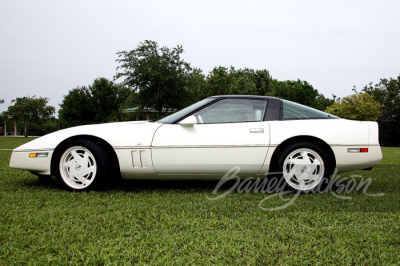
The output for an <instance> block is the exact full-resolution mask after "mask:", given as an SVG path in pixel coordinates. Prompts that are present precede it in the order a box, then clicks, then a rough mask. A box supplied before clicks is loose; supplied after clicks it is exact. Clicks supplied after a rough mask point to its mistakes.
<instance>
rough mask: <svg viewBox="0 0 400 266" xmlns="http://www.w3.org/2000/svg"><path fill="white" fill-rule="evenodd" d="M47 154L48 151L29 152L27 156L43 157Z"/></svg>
mask: <svg viewBox="0 0 400 266" xmlns="http://www.w3.org/2000/svg"><path fill="white" fill-rule="evenodd" d="M47 156H49V153H48V152H39V153H29V158H43V157H47Z"/></svg>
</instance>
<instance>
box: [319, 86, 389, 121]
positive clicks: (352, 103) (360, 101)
mask: <svg viewBox="0 0 400 266" xmlns="http://www.w3.org/2000/svg"><path fill="white" fill-rule="evenodd" d="M381 108H382V105H381V104H380V103H379V102H377V101H375V100H374V98H373V97H372V95H369V94H368V93H365V92H364V93H358V92H356V91H355V93H354V94H352V95H350V96H347V97H344V98H343V99H338V100H337V101H336V102H335V103H334V104H332V105H331V106H329V107H327V108H326V110H325V111H326V112H327V113H330V114H333V115H336V116H339V117H341V118H346V119H351V120H360V121H377V120H378V118H379V116H380V114H381Z"/></svg>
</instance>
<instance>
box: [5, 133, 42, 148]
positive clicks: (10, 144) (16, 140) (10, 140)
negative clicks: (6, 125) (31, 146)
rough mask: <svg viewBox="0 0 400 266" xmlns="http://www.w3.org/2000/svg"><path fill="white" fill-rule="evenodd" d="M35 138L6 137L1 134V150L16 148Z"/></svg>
mask: <svg viewBox="0 0 400 266" xmlns="http://www.w3.org/2000/svg"><path fill="white" fill-rule="evenodd" d="M33 139H35V138H33V137H27V138H24V137H4V136H0V150H2V149H14V148H16V147H18V146H20V145H22V144H24V143H26V142H28V141H31V140H33Z"/></svg>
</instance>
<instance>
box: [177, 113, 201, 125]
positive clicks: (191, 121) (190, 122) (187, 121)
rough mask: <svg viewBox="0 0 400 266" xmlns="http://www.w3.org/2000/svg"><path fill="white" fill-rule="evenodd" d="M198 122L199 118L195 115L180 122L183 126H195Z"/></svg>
mask: <svg viewBox="0 0 400 266" xmlns="http://www.w3.org/2000/svg"><path fill="white" fill-rule="evenodd" d="M195 124H197V119H196V117H195V116H194V115H191V116H188V117H186V118H185V119H183V120H182V121H181V122H179V125H182V126H193V125H195Z"/></svg>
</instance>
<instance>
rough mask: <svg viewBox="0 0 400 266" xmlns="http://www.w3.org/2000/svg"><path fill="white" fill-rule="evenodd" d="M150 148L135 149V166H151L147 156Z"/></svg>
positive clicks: (133, 157)
mask: <svg viewBox="0 0 400 266" xmlns="http://www.w3.org/2000/svg"><path fill="white" fill-rule="evenodd" d="M148 152H149V151H148V150H133V151H132V164H133V168H149V164H148V160H147V156H148Z"/></svg>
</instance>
